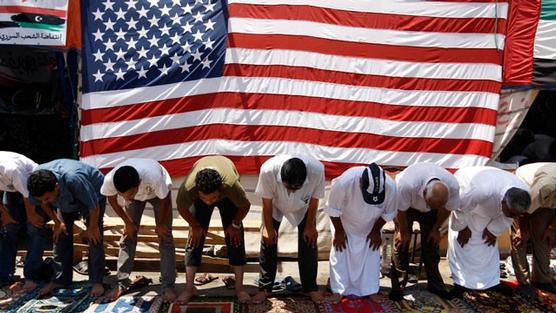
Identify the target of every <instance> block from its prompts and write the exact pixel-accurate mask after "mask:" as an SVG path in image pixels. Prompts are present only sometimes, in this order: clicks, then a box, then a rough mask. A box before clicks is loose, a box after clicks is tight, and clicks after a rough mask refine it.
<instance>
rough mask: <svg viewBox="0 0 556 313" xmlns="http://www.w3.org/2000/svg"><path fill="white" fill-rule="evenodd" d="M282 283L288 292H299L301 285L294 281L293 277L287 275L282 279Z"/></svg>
mask: <svg viewBox="0 0 556 313" xmlns="http://www.w3.org/2000/svg"><path fill="white" fill-rule="evenodd" d="M282 284H284V285H285V286H286V290H287V291H290V292H299V291H301V289H303V287H302V286H301V284H300V283H298V282H296V281H295V280H294V279H293V277H291V276H287V277H286V278H284V279H283V280H282Z"/></svg>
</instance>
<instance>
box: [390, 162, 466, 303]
mask: <svg viewBox="0 0 556 313" xmlns="http://www.w3.org/2000/svg"><path fill="white" fill-rule="evenodd" d="M396 183H397V187H398V203H399V207H398V209H399V212H398V216H397V217H396V234H395V239H394V253H393V255H392V267H391V272H390V279H391V280H392V291H390V294H389V297H390V299H391V300H393V301H401V300H402V299H403V288H404V287H405V284H406V282H407V281H408V271H409V241H410V237H411V233H412V232H413V229H412V228H413V222H419V226H420V230H421V239H422V240H421V256H422V258H423V261H424V263H425V270H426V272H427V290H428V291H429V292H432V293H434V294H437V295H439V296H440V297H442V298H450V296H449V294H448V292H447V291H446V286H445V285H444V281H443V280H442V276H441V275H440V272H439V271H438V263H439V262H440V255H439V253H438V243H439V241H440V227H441V226H442V224H443V223H444V221H445V220H446V218H447V217H448V215H450V211H452V210H455V209H458V208H459V204H460V201H459V184H458V181H457V180H456V178H455V177H454V175H452V174H451V173H450V172H448V171H447V170H445V169H444V168H442V167H440V166H438V165H435V164H432V163H416V164H413V165H411V166H408V167H407V168H406V169H405V170H403V171H402V172H401V173H399V174H398V175H396ZM400 277H401V278H402V279H401V281H400Z"/></svg>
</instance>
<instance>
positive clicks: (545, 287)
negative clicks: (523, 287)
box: [533, 283, 556, 294]
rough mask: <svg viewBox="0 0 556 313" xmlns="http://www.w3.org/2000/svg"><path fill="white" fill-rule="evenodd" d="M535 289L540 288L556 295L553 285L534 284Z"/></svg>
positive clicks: (555, 288)
mask: <svg viewBox="0 0 556 313" xmlns="http://www.w3.org/2000/svg"><path fill="white" fill-rule="evenodd" d="M533 286H534V287H536V288H539V289H540V290H544V291H546V292H550V293H552V294H556V287H554V285H553V284H551V283H544V284H533Z"/></svg>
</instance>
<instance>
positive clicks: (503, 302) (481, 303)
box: [463, 290, 550, 313]
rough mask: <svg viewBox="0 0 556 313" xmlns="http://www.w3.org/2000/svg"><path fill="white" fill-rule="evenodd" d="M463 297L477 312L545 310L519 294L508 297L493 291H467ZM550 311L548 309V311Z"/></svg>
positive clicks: (536, 312) (501, 312)
mask: <svg viewBox="0 0 556 313" xmlns="http://www.w3.org/2000/svg"><path fill="white" fill-rule="evenodd" d="M463 299H464V300H465V302H466V303H468V304H469V305H470V306H471V307H473V308H474V309H475V310H476V311H478V312H489V313H498V312H500V313H506V312H523V313H541V312H542V313H544V312H547V311H545V310H543V309H541V308H539V307H537V306H536V305H534V304H533V303H531V302H529V301H526V300H524V299H523V298H521V297H519V296H513V297H508V296H504V295H502V294H500V293H498V292H494V291H484V290H483V291H477V290H475V291H468V292H464V293H463ZM548 312H550V311H548Z"/></svg>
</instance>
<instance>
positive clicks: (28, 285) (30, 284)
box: [10, 280, 39, 294]
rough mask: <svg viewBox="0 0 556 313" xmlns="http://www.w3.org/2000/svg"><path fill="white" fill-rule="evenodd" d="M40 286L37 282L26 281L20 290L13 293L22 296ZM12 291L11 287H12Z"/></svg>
mask: <svg viewBox="0 0 556 313" xmlns="http://www.w3.org/2000/svg"><path fill="white" fill-rule="evenodd" d="M38 285H39V284H37V283H36V282H34V281H32V280H25V283H24V284H23V286H19V289H17V290H15V289H12V291H13V292H14V293H18V294H22V293H29V292H31V291H33V289H35V288H37V286H38ZM10 289H11V287H10Z"/></svg>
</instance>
